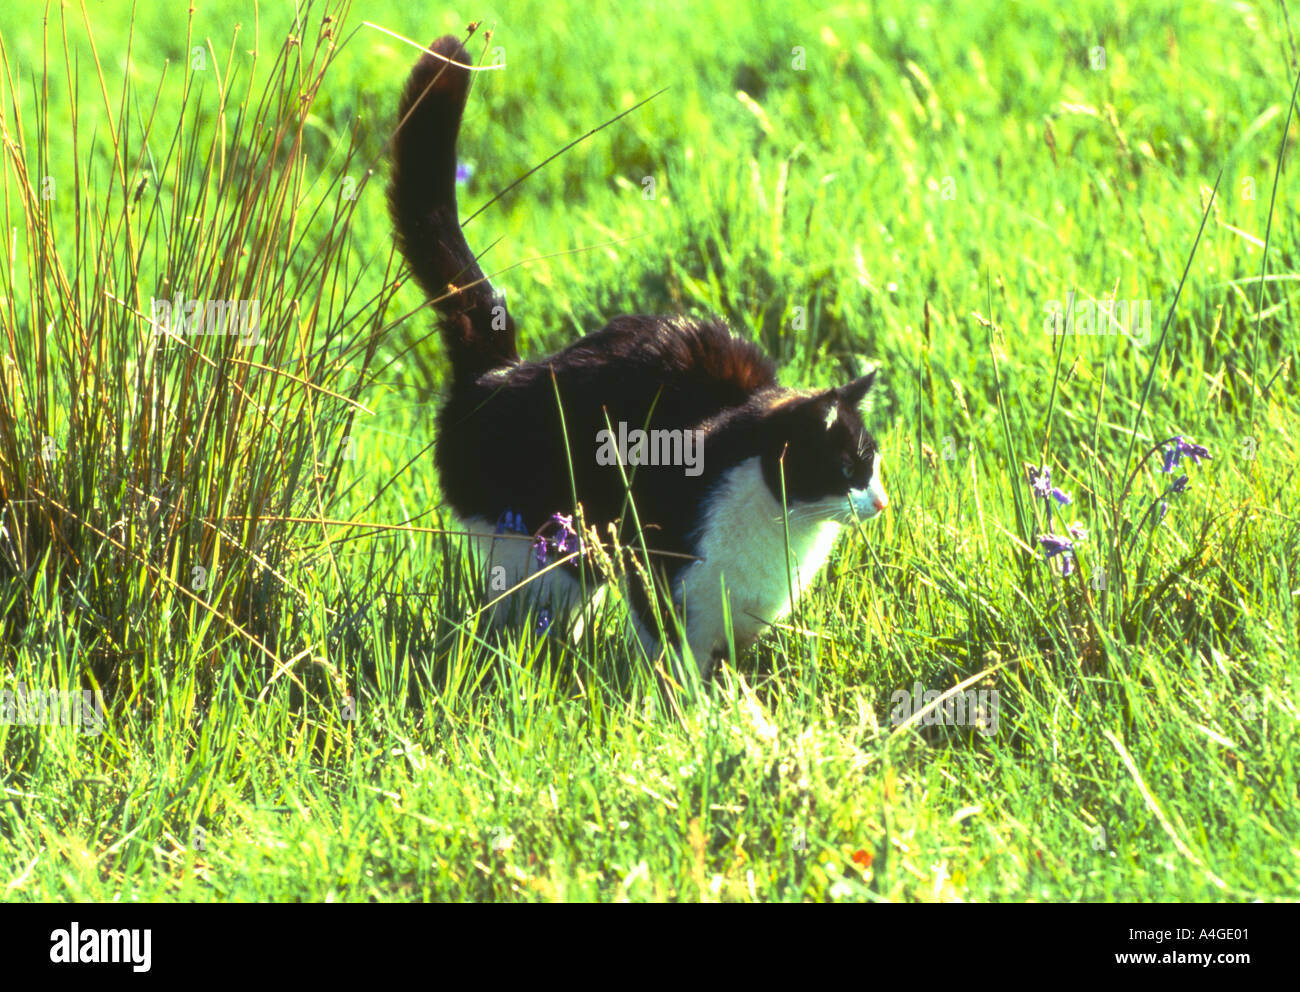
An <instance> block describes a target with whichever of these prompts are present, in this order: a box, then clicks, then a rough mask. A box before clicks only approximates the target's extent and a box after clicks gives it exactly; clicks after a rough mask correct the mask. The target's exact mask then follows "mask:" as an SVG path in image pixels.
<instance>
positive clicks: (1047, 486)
mask: <svg viewBox="0 0 1300 992" xmlns="http://www.w3.org/2000/svg"><path fill="white" fill-rule="evenodd" d="M1031 485H1032V486H1033V489H1034V495H1035V496H1037V497H1038V498H1039V499H1047V497H1048V496H1050V495H1051V494H1052V470H1051V469H1050V468H1048V467H1047V466H1046V465H1044V466H1043V467H1042V468H1040V469H1039V470H1038V474H1037V475H1035V476H1034V479H1033V482H1032V483H1031Z"/></svg>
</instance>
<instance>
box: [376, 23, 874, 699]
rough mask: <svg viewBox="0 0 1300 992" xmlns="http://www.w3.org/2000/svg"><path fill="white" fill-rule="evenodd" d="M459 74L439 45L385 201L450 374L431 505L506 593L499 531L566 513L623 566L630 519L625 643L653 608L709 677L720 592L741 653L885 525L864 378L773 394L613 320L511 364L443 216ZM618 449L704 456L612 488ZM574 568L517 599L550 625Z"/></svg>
mask: <svg viewBox="0 0 1300 992" xmlns="http://www.w3.org/2000/svg"><path fill="white" fill-rule="evenodd" d="M469 65H470V61H469V56H468V53H467V52H466V51H465V48H464V46H463V45H462V44H461V43H460V42H459V41H458V40H457V39H456V38H454V37H452V36H450V35H448V36H446V37H443V38H440V39H439V40H437V41H435V42H434V43H433V44H432V45H431V46H430V49H429V52H428V53H426V54H425V55H423V56H421V58H420V59H419V61H418V62H417V63H416V64H415V67H414V69H413V70H412V72H411V75H410V78H409V79H408V80H407V84H406V88H405V90H404V92H403V94H402V98H401V103H400V110H399V120H400V124H399V126H398V130H397V132H396V134H395V136H394V140H393V162H392V180H391V184H390V186H389V190H388V195H389V205H390V210H391V213H392V218H393V223H394V226H395V229H396V240H397V243H398V245H399V247H400V248H401V250H402V252H403V254H404V255H405V256H406V260H407V263H408V265H409V267H410V270H411V272H412V274H413V275H414V276H415V278H416V279H417V280H418V281H419V283H420V285H421V286H422V287H423V288H424V290H425V291H426V292H427V293H428V294H429V296H430V297H431V298H432V299H433V304H434V306H435V307H436V309H437V311H438V313H439V317H440V322H441V330H442V338H443V344H444V347H445V348H446V351H447V354H448V357H449V359H450V361H451V386H450V392H449V395H448V397H447V400H446V402H445V404H444V405H443V407H442V409H441V411H440V412H439V415H438V421H437V431H438V435H437V443H436V448H435V450H436V461H437V464H438V470H439V473H440V476H441V482H442V488H443V491H444V493H445V494H446V499H447V501H448V503H450V505H451V507H452V508H453V509H454V511H455V513H456V515H457V516H458V517H459V518H460V520H461V521H462V522H463V523H464V526H465V527H466V528H467V530H468V531H469V532H470V533H471V534H472V535H473V538H474V541H475V544H476V546H477V549H478V553H479V557H480V559H481V560H482V562H483V564H484V565H486V566H487V567H488V569H489V574H496V575H498V576H500V575H501V574H502V573H503V572H504V577H505V583H508V586H506V587H507V588H513V587H514V586H515V585H516V584H517V583H518V582H520V581H522V580H523V579H525V578H526V577H527V576H528V575H530V574H535V573H537V572H538V571H539V567H540V562H539V560H538V559H537V557H536V556H535V545H533V544H530V542H529V541H528V540H527V538H523V539H520V538H519V537H518V536H517V535H516V534H514V533H505V534H503V533H502V531H503V525H502V522H503V521H505V522H506V524H507V526H506V527H505V528H504V529H505V530H506V531H513V532H519V531H522V532H524V533H529V534H535V533H538V532H540V531H542V530H544V528H546V527H547V526H548V525H549V523H548V522H550V521H552V520H553V519H555V518H554V515H555V514H567V513H571V512H572V511H573V508H574V506H575V502H576V503H580V504H581V506H582V509H583V513H584V516H585V519H586V521H587V524H588V525H595V526H596V528H597V531H598V532H599V533H600V534H601V535H604V534H606V533H608V530H609V524H610V523H611V522H619V521H621V522H622V524H623V525H624V529H623V531H622V533H623V536H624V543H625V544H626V545H628V546H632V547H634V548H638V549H639V545H640V540H639V539H638V538H636V536H635V535H636V530H635V528H634V527H633V526H632V524H631V521H632V520H633V519H635V520H637V521H639V524H640V528H641V534H642V535H643V537H644V541H645V543H646V545H647V547H648V549H649V551H650V559H651V560H650V564H651V572H652V573H653V575H654V577H655V581H656V593H655V602H654V603H652V602H651V601H650V596H649V595H648V594H647V592H646V590H645V589H644V588H640V587H641V586H643V583H637V582H632V583H630V588H629V594H630V598H631V601H632V603H633V607H634V610H635V612H636V613H637V614H638V617H637V620H638V633H639V635H640V636H641V639H642V641H643V643H644V644H645V645H646V646H647V649H648V650H650V651H651V652H656V653H657V651H658V650H659V649H660V648H661V647H662V645H660V644H659V642H658V637H657V633H656V631H657V630H658V627H657V626H656V625H655V624H654V623H653V622H652V617H653V615H654V612H655V607H656V605H661V606H663V607H665V608H667V609H670V610H671V611H672V615H673V616H675V617H676V618H677V623H674V622H672V620H671V619H670V620H668V621H666V622H665V623H664V629H665V630H666V631H668V633H669V635H670V637H672V638H673V639H674V640H675V633H674V632H675V630H676V629H677V624H678V623H679V624H680V629H681V630H683V631H684V632H685V641H686V646H687V647H689V650H690V653H691V654H692V655H693V657H694V659H695V661H696V663H697V664H698V665H699V668H700V671H701V672H702V673H707V672H708V671H709V670H710V669H711V668H712V665H713V662H714V660H715V659H716V658H717V657H718V656H720V655H723V654H725V653H726V651H727V634H726V624H725V619H724V618H725V615H726V612H725V611H724V593H723V589H724V583H725V589H726V606H727V607H729V613H730V617H731V624H732V631H733V635H734V640H735V644H736V646H737V648H740V647H743V646H745V645H747V644H749V643H750V642H752V641H753V640H754V639H755V638H757V637H758V636H759V635H761V634H762V633H763V631H764V629H765V628H766V627H767V626H768V625H769V624H770V623H771V622H773V621H775V620H778V619H780V618H782V617H783V616H785V615H787V614H788V613H789V612H790V609H791V606H792V603H791V594H792V593H793V596H794V597H795V598H796V599H797V598H798V596H799V595H801V594H802V593H803V592H804V591H806V590H807V588H808V586H809V585H810V583H811V582H812V581H813V579H814V578H815V577H816V576H817V574H818V573H819V572H820V571H821V569H822V567H823V566H824V565H825V564H826V561H827V559H828V557H829V556H830V553H831V549H832V547H833V545H834V543H835V539H836V537H837V536H838V535H839V532H840V531H841V529H842V528H843V526H844V525H845V524H847V523H850V522H851V521H853V520H854V519H855V518H867V517H873V516H875V515H876V514H878V513H879V512H880V511H881V510H883V509H884V508H885V506H886V504H887V502H888V500H887V498H886V496H885V492H884V489H883V488H882V487H881V484H880V454H879V449H878V447H877V445H876V441H875V439H874V438H873V437H872V436H871V434H869V433H868V432H867V430H866V428H865V427H864V425H863V421H862V416H861V413H860V410H859V407H860V406H861V404H862V403H863V401H864V400H865V398H866V397H867V394H868V392H869V391H870V389H871V387H872V383H873V382H874V380H875V376H876V373H875V371H874V370H873V371H872V372H870V373H868V374H867V375H865V376H863V377H861V378H859V379H856V380H854V381H852V382H850V383H849V384H848V385H845V386H841V387H839V388H837V389H827V390H820V391H814V390H797V389H787V388H785V387H782V386H780V385H779V384H778V383H777V381H776V375H775V371H774V369H773V366H772V363H771V361H770V360H769V359H768V358H767V357H766V356H765V355H764V354H763V353H762V351H761V350H760V349H759V348H758V347H757V346H756V345H754V344H753V343H751V342H748V341H744V340H742V339H740V338H738V337H735V336H733V335H732V334H731V332H730V331H729V330H728V329H727V328H726V327H725V326H723V325H722V324H719V323H715V322H712V321H704V320H695V319H691V318H686V317H653V316H625V317H617V318H615V319H614V320H612V321H610V322H609V324H607V325H606V326H605V327H604V328H602V329H601V330H599V331H596V332H594V333H592V334H589V335H587V336H586V337H584V338H582V339H581V340H579V341H576V342H574V343H573V344H571V345H569V346H568V347H566V348H564V349H563V350H561V351H559V352H557V353H556V354H554V355H551V356H550V357H547V358H542V359H538V360H535V361H524V360H522V359H521V358H520V357H519V353H518V351H517V350H516V346H515V324H514V321H513V319H512V318H511V317H510V315H509V313H508V312H507V310H506V307H505V301H504V299H503V298H502V297H500V296H498V295H497V294H495V293H494V291H493V289H492V286H491V285H490V284H489V283H488V281H487V279H486V278H485V277H484V275H483V272H482V270H481V269H480V268H479V266H478V262H477V261H476V260H475V257H474V255H473V253H472V252H471V251H470V249H469V246H468V245H467V244H466V242H465V238H464V236H463V235H462V233H461V229H460V222H459V216H458V213H457V206H456V161H457V159H456V139H457V134H458V132H459V130H460V122H461V114H462V111H463V110H464V107H465V101H466V98H467V97H468V94H469V88H470V76H471V73H470V71H469V70H468V69H467V68H466V67H467V66H469ZM557 397H558V402H557ZM561 409H562V415H561ZM635 431H645V432H646V435H645V437H648V438H650V439H651V444H652V445H653V444H654V443H655V439H658V440H659V441H661V442H663V443H662V445H661V447H662V449H663V450H664V451H665V452H670V453H675V452H676V451H677V450H678V449H679V448H680V445H676V444H675V443H674V444H673V445H671V446H670V445H669V443H668V439H671V440H672V441H673V442H676V441H677V439H678V438H685V440H686V442H687V445H686V446H687V448H688V450H689V442H690V441H691V440H692V439H697V440H699V441H700V442H701V443H702V447H701V448H697V449H696V455H697V456H702V457H697V459H696V460H695V461H694V462H693V463H692V464H690V465H683V464H681V459H680V458H679V459H677V461H678V464H675V465H672V464H669V465H665V464H662V463H659V464H656V462H657V461H663V460H666V461H673V460H674V459H673V458H667V459H663V460H659V459H646V458H645V457H641V458H640V459H637V458H635V457H633V458H630V459H627V460H626V461H625V467H624V469H623V472H620V467H619V465H618V464H617V463H615V464H611V462H612V461H615V460H614V459H611V458H609V457H608V456H607V455H608V447H609V444H610V440H611V437H612V436H613V435H614V434H618V433H620V432H621V434H622V436H623V437H627V436H628V435H629V432H635ZM655 432H659V433H657V434H656V433H655ZM668 432H676V433H675V434H670V433H668ZM688 432H689V433H688ZM631 436H632V437H636V436H637V435H636V434H635V433H632V434H631ZM602 449H604V451H602ZM644 450H645V449H644V439H642V448H641V453H642V455H644ZM638 461H639V464H636V465H635V467H633V466H632V465H631V464H627V462H638ZM570 472H572V474H570ZM624 472H625V473H626V475H627V477H628V478H629V480H630V486H628V485H625V484H624V481H623V480H624ZM629 488H630V499H631V501H632V502H633V503H634V505H635V518H634V517H633V516H632V515H631V508H629V506H628V499H629ZM575 496H576V501H575ZM783 507H784V509H785V510H786V511H788V512H783ZM511 538H513V539H511ZM542 547H543V548H544V547H545V545H543V546H542ZM787 547H788V551H789V557H788V558H787ZM656 552H669V553H671V554H657V553H656ZM580 567H583V566H582V562H581V560H580V559H575V560H573V561H571V562H569V563H566V564H565V565H564V566H563V567H561V568H550V569H549V570H547V571H545V573H544V575H543V576H542V578H541V579H540V580H539V581H538V582H533V583H528V586H527V588H529V590H530V591H531V592H532V593H533V594H534V595H540V597H541V598H542V599H543V600H545V601H546V607H547V608H548V609H550V610H553V611H555V615H557V616H558V615H559V614H560V611H561V610H563V609H565V608H566V607H570V606H573V605H575V604H576V600H577V595H578V594H577V591H578V589H579V588H581V586H580V584H579V582H578V575H579V572H578V569H579V568H580ZM593 579H595V576H594V574H589V575H588V576H587V588H590V587H591V585H590V583H591V582H592V581H593ZM505 583H502V582H497V583H495V584H494V585H493V588H496V589H499V588H502V587H503V585H505ZM661 616H662V613H661Z"/></svg>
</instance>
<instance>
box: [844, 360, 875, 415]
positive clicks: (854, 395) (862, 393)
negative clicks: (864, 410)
mask: <svg viewBox="0 0 1300 992" xmlns="http://www.w3.org/2000/svg"><path fill="white" fill-rule="evenodd" d="M877 371H878V369H874V368H873V369H872V370H871V371H870V372H868V373H867V374H866V375H864V376H860V377H859V378H857V379H854V380H853V381H852V382H850V383H849V384H848V385H847V386H841V387H840V388H839V389H838V390H836V392H838V393H839V395H840V398H841V399H842V400H844V402H845V403H848V404H850V405H852V406H862V404H863V401H864V400H866V398H867V394H868V393H870V392H871V387H872V386H873V385H874V384H875V382H876V372H877Z"/></svg>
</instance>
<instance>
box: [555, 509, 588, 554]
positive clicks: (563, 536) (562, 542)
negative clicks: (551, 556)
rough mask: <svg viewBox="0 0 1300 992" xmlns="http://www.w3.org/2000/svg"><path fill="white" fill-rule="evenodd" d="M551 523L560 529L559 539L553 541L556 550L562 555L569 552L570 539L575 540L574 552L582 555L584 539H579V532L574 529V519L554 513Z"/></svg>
mask: <svg viewBox="0 0 1300 992" xmlns="http://www.w3.org/2000/svg"><path fill="white" fill-rule="evenodd" d="M551 522H552V523H553V524H556V525H557V526H558V527H559V528H560V536H559V538H558V539H552V542H553V543H554V545H555V550H556V551H557V552H559V553H560V554H564V553H565V552H566V551H568V550H569V538H573V550H575V551H577V552H579V553H581V551H582V538H581V537H579V536H578V532H577V531H576V530H574V529H573V517H572V516H565V515H564V514H563V513H553V514H551Z"/></svg>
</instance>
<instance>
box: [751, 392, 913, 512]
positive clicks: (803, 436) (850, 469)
mask: <svg viewBox="0 0 1300 992" xmlns="http://www.w3.org/2000/svg"><path fill="white" fill-rule="evenodd" d="M875 381H876V370H875V369H872V370H871V371H870V372H868V373H867V374H866V375H864V376H862V377H861V378H858V379H854V380H853V381H852V382H850V383H849V384H848V385H846V386H840V387H838V388H836V389H828V390H825V391H824V392H820V393H815V394H814V395H812V396H801V397H799V398H797V399H794V400H790V401H788V402H785V403H782V404H780V405H779V406H778V407H776V408H775V409H773V410H772V411H771V413H770V414H769V416H768V418H766V419H767V420H768V423H767V424H766V425H764V426H765V428H766V430H765V434H766V435H767V437H768V444H767V445H765V452H764V454H763V459H762V460H763V476H764V479H765V480H766V482H767V485H768V488H769V489H770V490H771V491H772V493H773V494H774V495H775V496H776V498H777V500H778V501H780V499H781V492H782V487H781V482H782V476H783V475H784V479H785V500H786V505H787V507H788V508H789V510H790V513H791V515H792V516H793V515H795V514H797V515H798V516H800V517H808V518H810V519H811V518H819V519H825V520H838V521H840V522H841V523H848V522H850V521H851V520H853V519H854V518H855V517H857V518H860V519H866V518H870V517H874V516H876V515H877V514H878V513H880V511H882V510H883V509H884V508H885V507H886V506H888V505H889V498H888V497H887V496H886V495H885V489H884V487H883V486H882V485H881V483H880V448H879V445H877V443H876V439H875V438H874V437H873V436H872V435H871V432H870V431H868V430H867V428H866V425H865V424H864V423H863V420H862V410H863V408H864V405H865V401H866V399H867V397H868V395H869V394H870V392H871V387H872V386H873V385H874V383H875Z"/></svg>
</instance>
